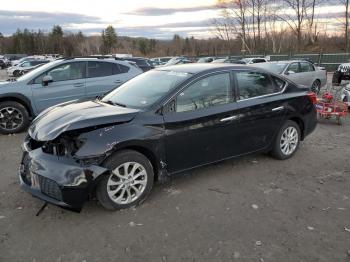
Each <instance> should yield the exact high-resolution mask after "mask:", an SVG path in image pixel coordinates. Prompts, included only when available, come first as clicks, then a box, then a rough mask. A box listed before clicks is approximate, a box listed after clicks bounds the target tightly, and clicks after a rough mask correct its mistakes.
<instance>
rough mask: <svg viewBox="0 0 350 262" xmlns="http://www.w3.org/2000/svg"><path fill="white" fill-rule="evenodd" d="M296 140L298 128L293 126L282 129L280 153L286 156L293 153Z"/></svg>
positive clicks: (296, 143) (297, 138)
mask: <svg viewBox="0 0 350 262" xmlns="http://www.w3.org/2000/svg"><path fill="white" fill-rule="evenodd" d="M298 140H299V134H298V130H297V129H296V128H295V127H293V126H290V127H287V128H286V130H284V132H283V134H282V136H281V141H280V148H281V151H282V153H283V154H284V155H286V156H289V155H291V154H293V153H294V151H295V149H296V148H297V146H298Z"/></svg>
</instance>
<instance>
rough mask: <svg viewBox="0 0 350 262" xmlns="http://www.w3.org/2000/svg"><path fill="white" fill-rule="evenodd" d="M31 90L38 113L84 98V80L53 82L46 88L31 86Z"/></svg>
mask: <svg viewBox="0 0 350 262" xmlns="http://www.w3.org/2000/svg"><path fill="white" fill-rule="evenodd" d="M31 88H32V91H33V99H34V101H35V105H36V109H37V112H38V113H40V112H41V111H43V110H44V109H46V108H48V107H51V106H54V105H57V104H60V103H64V102H67V101H70V100H75V99H80V98H83V97H85V79H76V80H67V81H60V82H53V83H50V84H49V85H48V86H43V85H42V84H32V85H31Z"/></svg>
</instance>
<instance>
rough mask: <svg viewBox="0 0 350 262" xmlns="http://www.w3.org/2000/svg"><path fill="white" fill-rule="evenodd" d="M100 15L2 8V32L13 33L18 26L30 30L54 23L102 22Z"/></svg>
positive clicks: (63, 24) (47, 27) (0, 24)
mask: <svg viewBox="0 0 350 262" xmlns="http://www.w3.org/2000/svg"><path fill="white" fill-rule="evenodd" d="M102 22H103V21H102V20H101V19H100V18H99V17H95V16H88V15H82V14H74V13H49V12H35V11H33V12H32V11H5V10H0V32H2V33H3V34H12V33H13V32H15V31H16V30H17V28H20V29H24V28H28V29H29V30H38V29H44V30H48V29H50V28H51V27H52V26H53V25H61V26H62V27H63V28H64V27H65V26H66V25H69V24H83V23H102Z"/></svg>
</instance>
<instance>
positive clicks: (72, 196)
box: [19, 146, 109, 211]
mask: <svg viewBox="0 0 350 262" xmlns="http://www.w3.org/2000/svg"><path fill="white" fill-rule="evenodd" d="M108 173H109V170H108V169H105V168H103V167H99V166H95V165H90V166H82V165H80V164H79V163H77V162H76V161H75V160H74V159H72V158H68V157H58V156H54V155H50V154H46V153H44V152H43V151H42V149H41V148H38V149H35V150H32V151H29V150H28V149H27V148H26V147H25V146H24V153H23V157H22V162H21V166H20V169H19V177H20V182H21V188H22V189H23V190H25V191H26V192H28V193H30V194H31V195H32V196H34V197H37V198H39V199H41V200H43V201H46V202H49V203H51V204H54V205H57V206H60V207H63V208H66V209H70V210H74V211H80V210H81V209H82V207H83V205H84V202H85V201H86V199H87V198H88V195H89V194H90V193H91V192H92V190H93V188H94V187H95V185H96V182H97V180H98V177H100V176H101V175H103V174H108Z"/></svg>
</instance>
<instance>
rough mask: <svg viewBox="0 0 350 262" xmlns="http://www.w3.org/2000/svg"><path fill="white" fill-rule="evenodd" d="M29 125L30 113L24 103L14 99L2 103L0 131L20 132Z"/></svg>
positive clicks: (6, 132) (0, 104) (0, 107)
mask: <svg viewBox="0 0 350 262" xmlns="http://www.w3.org/2000/svg"><path fill="white" fill-rule="evenodd" d="M28 125H29V114H28V111H27V109H26V108H25V107H24V106H23V105H22V104H20V103H17V102H14V101H8V102H1V103H0V133H2V134H12V133H19V132H22V131H23V130H25V129H26V128H27V127H28Z"/></svg>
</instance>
